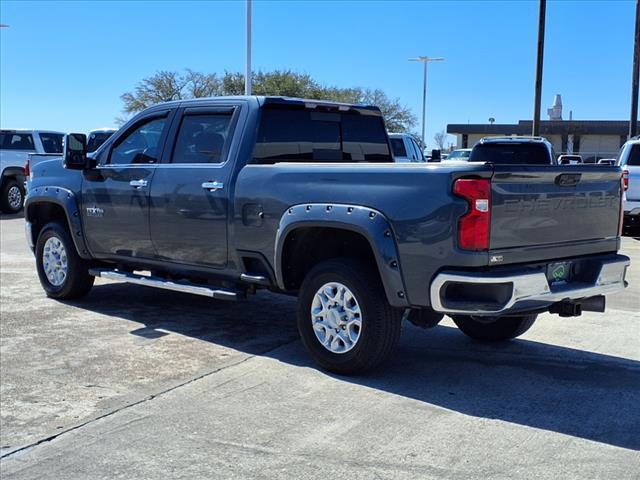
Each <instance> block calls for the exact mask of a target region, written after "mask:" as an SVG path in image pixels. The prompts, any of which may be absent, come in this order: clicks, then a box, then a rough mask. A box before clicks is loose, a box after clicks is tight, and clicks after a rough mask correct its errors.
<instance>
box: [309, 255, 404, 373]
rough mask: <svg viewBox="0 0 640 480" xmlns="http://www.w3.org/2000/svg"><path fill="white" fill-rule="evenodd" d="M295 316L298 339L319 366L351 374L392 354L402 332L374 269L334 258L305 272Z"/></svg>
mask: <svg viewBox="0 0 640 480" xmlns="http://www.w3.org/2000/svg"><path fill="white" fill-rule="evenodd" d="M312 309H313V311H312ZM297 322H298V332H299V333H300V337H301V339H302V343H303V344H304V346H305V347H306V349H307V351H308V352H309V354H310V355H311V357H312V358H313V360H314V361H315V362H316V363H317V364H318V365H320V367H322V368H323V369H325V370H328V371H330V372H334V373H338V374H341V375H355V374H361V373H364V372H366V371H367V370H370V369H372V368H373V367H375V366H377V365H379V364H381V363H382V362H383V361H384V360H386V359H387V358H388V357H389V356H390V355H391V353H392V352H393V349H394V348H395V346H396V344H397V343H398V340H399V338H400V330H401V311H400V310H398V309H395V308H393V307H391V305H389V303H388V302H387V296H386V294H385V291H384V288H383V286H382V283H381V281H380V278H379V276H378V272H377V270H376V269H374V268H371V267H370V266H368V265H366V264H364V263H361V262H357V261H353V260H351V259H336V260H328V261H325V262H322V263H320V264H318V265H316V266H315V267H314V268H312V269H311V271H310V272H309V273H308V274H307V276H306V277H305V279H304V282H303V283H302V286H301V287H300V292H299V296H298V314H297ZM329 327H331V328H329ZM332 340H333V341H332ZM323 343H324V344H323Z"/></svg>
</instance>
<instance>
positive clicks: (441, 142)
mask: <svg viewBox="0 0 640 480" xmlns="http://www.w3.org/2000/svg"><path fill="white" fill-rule="evenodd" d="M433 140H434V141H435V142H436V145H438V148H439V149H440V150H444V147H445V145H446V144H447V132H445V131H444V130H442V131H441V132H438V133H436V134H435V135H434V136H433Z"/></svg>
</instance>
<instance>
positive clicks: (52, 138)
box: [40, 133, 64, 153]
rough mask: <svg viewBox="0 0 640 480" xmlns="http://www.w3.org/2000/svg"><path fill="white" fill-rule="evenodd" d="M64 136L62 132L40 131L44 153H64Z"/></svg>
mask: <svg viewBox="0 0 640 480" xmlns="http://www.w3.org/2000/svg"><path fill="white" fill-rule="evenodd" d="M63 137H64V135H62V134H61V133H40V141H41V142H42V148H44V153H62V140H63Z"/></svg>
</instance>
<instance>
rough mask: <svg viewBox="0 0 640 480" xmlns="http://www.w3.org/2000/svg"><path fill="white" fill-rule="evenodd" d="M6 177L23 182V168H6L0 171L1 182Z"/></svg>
mask: <svg viewBox="0 0 640 480" xmlns="http://www.w3.org/2000/svg"><path fill="white" fill-rule="evenodd" d="M7 177H16V178H17V179H18V181H19V180H21V179H22V180H24V178H25V174H24V168H22V167H7V168H5V169H4V170H2V181H3V182H4V179H5V178H7Z"/></svg>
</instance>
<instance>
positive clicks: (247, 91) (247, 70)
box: [244, 0, 251, 95]
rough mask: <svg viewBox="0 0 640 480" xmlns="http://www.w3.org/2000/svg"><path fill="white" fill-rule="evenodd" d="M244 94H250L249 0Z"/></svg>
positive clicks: (249, 4) (249, 0)
mask: <svg viewBox="0 0 640 480" xmlns="http://www.w3.org/2000/svg"><path fill="white" fill-rule="evenodd" d="M244 94H245V95H251V0H247V54H246V64H245V69H244Z"/></svg>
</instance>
